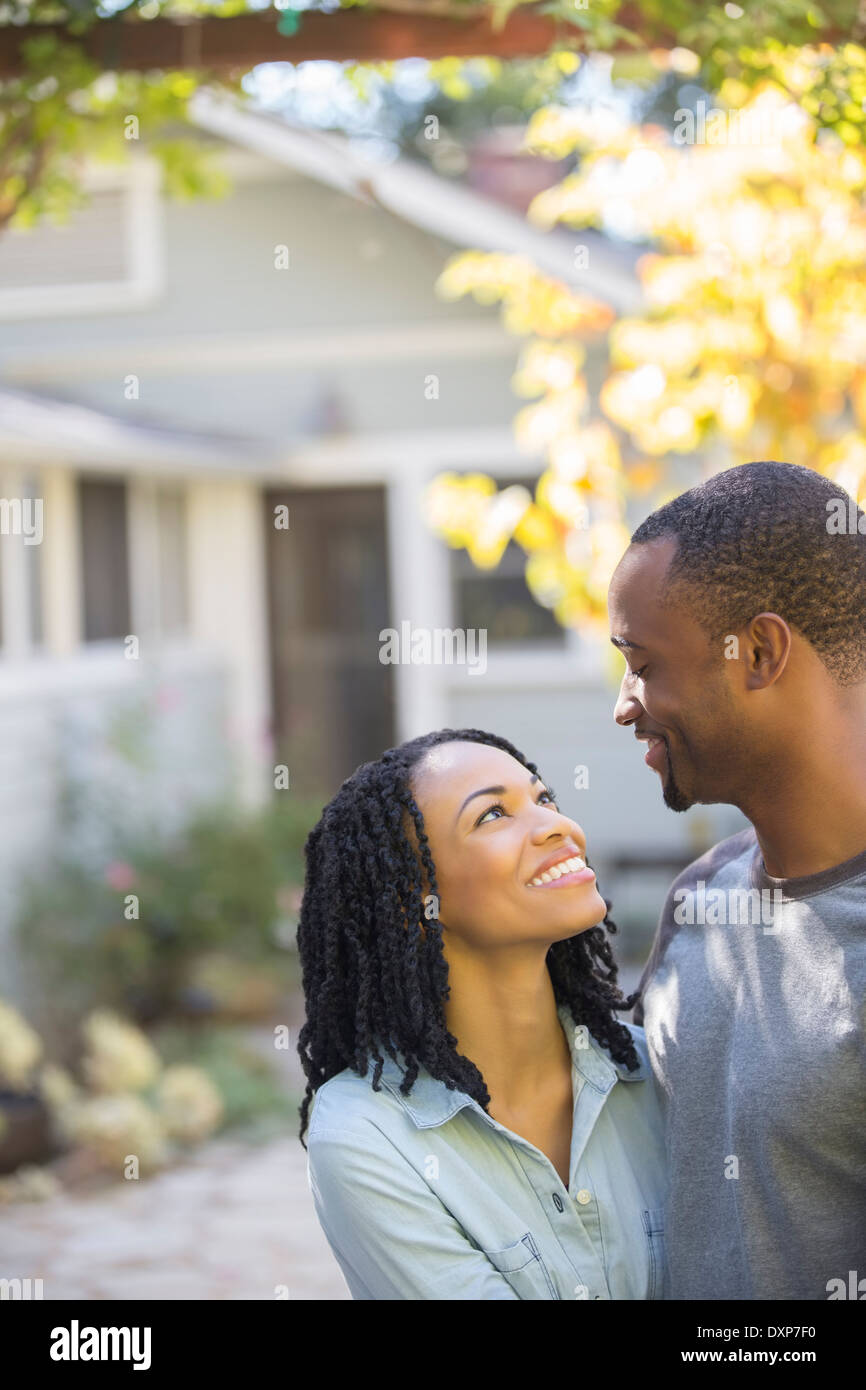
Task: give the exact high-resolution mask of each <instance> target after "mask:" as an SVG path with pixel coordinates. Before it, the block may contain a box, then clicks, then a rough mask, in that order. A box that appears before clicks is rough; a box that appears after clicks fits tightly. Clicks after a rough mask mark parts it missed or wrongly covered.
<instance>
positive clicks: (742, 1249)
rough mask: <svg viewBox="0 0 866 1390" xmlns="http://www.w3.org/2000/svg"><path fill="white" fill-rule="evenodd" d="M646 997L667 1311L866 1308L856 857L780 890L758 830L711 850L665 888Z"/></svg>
mask: <svg viewBox="0 0 866 1390" xmlns="http://www.w3.org/2000/svg"><path fill="white" fill-rule="evenodd" d="M639 988H640V989H641V990H642V992H643V993H642V1000H641V1001H640V1002H639V1003H638V1005H637V1007H636V1009H635V1012H634V1021H635V1022H636V1023H639V1024H642V1025H643V1026H644V1028H645V1030H646V1037H647V1044H648V1049H649V1057H650V1062H651V1065H652V1068H653V1072H654V1074H655V1077H656V1080H657V1081H658V1083H659V1087H660V1090H661V1095H662V1105H663V1110H664V1117H665V1132H666V1144H667V1158H668V1165H669V1177H670V1191H669V1195H668V1199H667V1203H666V1207H665V1244H666V1250H667V1264H668V1268H667V1283H666V1287H665V1295H664V1296H665V1297H667V1298H672V1299H725V1298H732V1299H764V1298H783V1299H795V1298H804V1299H828V1298H831V1297H836V1298H840V1297H852V1296H854V1297H863V1296H864V1295H866V1282H864V1283H863V1285H862V1287H860V1286H859V1281H860V1280H861V1279H863V1280H864V1281H866V1004H864V1000H866V851H864V852H863V853H862V854H858V855H857V856H856V857H855V858H853V859H849V860H847V861H846V862H845V863H844V864H839V865H837V866H836V867H835V868H832V869H827V870H826V871H824V872H822V873H817V874H810V875H808V876H807V877H803V878H789V879H777V878H771V877H769V876H768V875H767V873H766V872H765V869H764V863H763V859H762V857H761V852H760V848H759V847H758V843H757V839H756V837H755V832H754V830H753V829H752V828H751V827H749V828H748V829H746V830H743V831H740V833H739V834H737V835H733V836H731V837H730V839H727V840H724V841H722V843H721V844H718V845H716V846H715V848H714V849H711V850H710V851H709V852H708V853H707V854H705V855H703V856H702V858H700V859H697V860H696V861H695V862H694V863H693V864H690V865H689V867H688V868H687V869H685V870H684V871H683V873H681V874H680V876H679V878H677V879H676V880H675V882H674V883H673V884H672V885H671V889H670V892H669V893H668V897H667V899H666V902H665V905H664V908H663V909H662V914H661V919H660V921H659V927H658V931H657V933H656V937H655V941H654V942H653V949H652V952H651V954H650V958H649V960H648V962H647V965H646V968H645V970H644V973H643V976H642V979H641V982H640V986H639ZM852 1272H853V1273H852ZM832 1281H838V1282H832ZM843 1288H844V1289H846V1290H847V1292H842V1289H843ZM854 1290H858V1292H856V1293H855V1292H853V1291H854Z"/></svg>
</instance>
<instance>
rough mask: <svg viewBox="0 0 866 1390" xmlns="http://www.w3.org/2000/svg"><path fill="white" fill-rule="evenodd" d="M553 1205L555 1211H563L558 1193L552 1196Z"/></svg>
mask: <svg viewBox="0 0 866 1390" xmlns="http://www.w3.org/2000/svg"><path fill="white" fill-rule="evenodd" d="M553 1205H554V1206H555V1207H556V1210H557V1211H563V1210H564V1208H563V1205H562V1198H561V1197H560V1195H559V1193H558V1192H554V1194H553Z"/></svg>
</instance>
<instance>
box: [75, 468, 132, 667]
mask: <svg viewBox="0 0 866 1390" xmlns="http://www.w3.org/2000/svg"><path fill="white" fill-rule="evenodd" d="M78 496H79V516H80V524H81V533H80V534H81V574H82V593H83V601H84V640H85V642H102V641H106V640H107V639H109V638H113V637H125V636H126V635H127V634H128V632H129V629H130V609H129V560H128V542H127V524H126V484H125V483H124V482H115V481H112V480H104V479H102V478H99V479H96V478H79V480H78Z"/></svg>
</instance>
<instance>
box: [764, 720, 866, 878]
mask: <svg viewBox="0 0 866 1390" xmlns="http://www.w3.org/2000/svg"><path fill="white" fill-rule="evenodd" d="M804 736H808V735H802V734H801V738H802V737H804ZM823 742H824V747H823V750H822V749H821V748H819V747H818V746H817V744H816V742H815V741H814V740H813V742H812V743H811V744H810V749H809V754H808V756H807V757H806V758H805V759H803V758H796V759H793V760H792V761H791V763H790V764H789V765H788V766H787V767H785V768H784V769H783V771H782V772H781V774H780V775H779V777H778V778H777V779H775V781H774V783H773V785H772V786H767V785H764V786H760V787H755V788H750V789H749V791H748V793H747V794H746V795H744V796H743V797H741V798H740V799H738V802H737V804H738V805H739V807H740V809H741V810H742V812H743V814H744V815H746V816H748V818H749V820H750V821H751V822H752V824H753V825H754V827H755V834H756V835H757V838H758V844H759V845H760V848H761V853H762V856H763V859H764V867H765V869H766V871H767V873H768V874H769V875H770V876H771V877H772V878H803V877H805V876H806V875H808V874H818V873H822V872H823V871H824V870H825V869H833V868H835V867H836V866H837V865H838V864H844V863H845V862H846V860H848V859H853V858H854V857H855V856H856V855H858V854H861V853H862V852H863V851H864V850H866V730H863V731H862V732H860V734H859V738H857V737H854V736H852V737H850V738H848V739H844V738H840V739H839V740H838V742H837V741H835V740H833V741H828V740H824V741H823ZM828 743H830V744H831V746H832V747H833V748H834V749H835V751H834V752H831V751H830V747H829V746H828Z"/></svg>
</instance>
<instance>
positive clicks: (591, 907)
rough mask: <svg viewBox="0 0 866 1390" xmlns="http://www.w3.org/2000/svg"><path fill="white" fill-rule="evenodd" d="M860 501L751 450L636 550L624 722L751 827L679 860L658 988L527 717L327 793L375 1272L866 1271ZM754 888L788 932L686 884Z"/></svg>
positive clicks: (558, 1294)
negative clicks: (636, 957)
mask: <svg viewBox="0 0 866 1390" xmlns="http://www.w3.org/2000/svg"><path fill="white" fill-rule="evenodd" d="M839 496H840V489H839V488H838V487H837V486H836V485H834V484H832V483H831V482H829V481H828V480H827V479H826V478H824V477H822V476H821V475H819V474H817V473H814V472H813V471H812V470H810V469H807V468H800V467H795V466H792V465H788V464H784V463H752V464H747V465H744V466H741V467H737V468H733V469H729V470H727V471H726V472H723V473H720V474H718V475H717V476H716V477H714V478H712V479H710V480H709V481H708V482H706V483H703V484H701V485H700V486H698V487H695V488H692V489H691V490H690V491H688V492H685V493H684V494H683V495H682V496H680V497H678V498H676V499H675V500H674V501H673V502H670V503H668V504H667V505H666V506H664V507H662V508H661V509H660V510H659V511H657V512H655V513H653V514H652V515H651V516H650V517H649V518H648V519H647V520H646V521H645V522H644V523H643V524H642V525H641V526H640V527H639V528H638V529H637V531H635V533H634V535H633V537H632V540H631V544H630V546H629V547H628V549H627V550H626V552H625V555H624V556H623V558H622V560H621V561H620V563H619V566H618V568H617V570H616V572H615V574H614V576H613V579H612V582H611V586H610V593H609V615H610V637H611V641H612V642H613V643H614V644H615V645H616V646H617V647H618V648H619V649H620V651H622V653H623V655H624V657H625V660H626V663H627V670H626V672H625V674H624V676H623V680H622V685H621V688H620V692H619V696H618V698H617V700H616V704H615V708H614V711H613V715H614V718H615V719H616V721H617V723H618V724H619V725H620V726H621V727H622V728H623V729H624V730H626V731H628V730H631V731H632V733H633V735H634V736H635V737H636V738H637V739H638V740H641V741H645V742H646V744H647V752H646V762H647V763H648V764H649V766H650V767H651V768H653V769H654V770H655V771H656V772H657V774H658V776H659V778H660V781H661V791H662V796H663V798H664V801H665V804H666V805H667V806H668V807H670V808H671V809H672V810H674V811H685V810H687V809H688V808H689V807H690V806H693V805H695V804H696V803H713V802H725V803H730V804H732V805H735V806H737V807H739V808H740V810H741V811H742V812H743V813H744V815H745V816H746V817H747V818H748V820H749V821H750V822H751V825H750V826H749V828H747V829H746V830H743V831H742V832H740V833H739V834H737V835H734V836H732V837H731V838H729V839H727V840H725V841H723V842H722V843H721V844H719V845H716V846H715V848H714V849H712V850H710V851H709V853H707V854H705V855H704V856H703V857H702V858H700V859H698V860H697V861H696V862H695V863H693V864H691V865H690V866H689V867H688V868H687V869H686V870H684V872H683V873H682V874H681V875H680V876H679V878H678V879H677V880H676V881H675V883H674V884H672V886H671V889H670V891H669V893H668V897H667V900H666V902H665V905H664V908H663V910H662V914H661V919H660V922H659V926H658V930H657V933H656V937H655V940H654V942H653V947H652V951H651V954H650V957H649V960H648V962H647V965H646V968H645V970H644V972H643V976H642V978H641V981H640V984H639V985H638V989H637V991H636V993H635V994H634V995H632V996H629V997H628V998H624V997H623V995H622V993H621V991H620V989H619V988H618V986H617V968H616V963H615V960H614V957H613V953H612V950H611V944H610V940H609V932H610V931H612V930H615V927H614V923H613V921H612V919H611V917H610V916H609V912H610V910H611V904H610V902H609V901H608V900H607V899H606V898H605V897H603V896H602V893H601V891H600V887H599V884H598V883H597V881H596V877H595V874H594V872H593V870H592V867H591V865H590V864H589V862H588V859H587V854H588V852H589V853H590V854H591V846H592V827H591V826H586V827H583V826H581V825H579V824H578V823H577V822H576V821H574V820H572V819H571V817H570V816H568V815H566V814H565V813H564V812H563V811H562V810H561V809H560V808H559V806H558V804H557V801H556V798H555V794H554V792H553V790H552V788H550V786H549V785H548V784H547V783H546V782H545V780H544V778H543V776H542V775H541V772H540V770H539V769H538V768H537V767H536V766H535V764H534V763H533V762H532V761H531V760H530V758H529V757H527V756H525V755H524V753H523V752H521V751H520V750H518V749H517V748H516V747H514V746H513V745H512V744H511V743H510V742H509V741H508V740H507V739H506V738H504V737H500V736H499V735H497V734H493V733H487V732H484V731H482V730H478V729H457V730H453V729H444V730H438V731H436V732H433V733H430V734H427V735H424V736H422V737H420V738H416V739H412V740H410V741H409V742H407V743H404V744H402V745H401V746H399V747H397V748H392V749H389V750H388V751H387V752H385V753H384V754H383V755H382V757H381V758H380V759H379V760H378V761H376V762H372V763H366V764H364V765H363V766H362V767H360V768H359V769H358V770H357V771H356V772H355V773H354V775H353V776H352V777H350V778H348V780H347V781H346V782H344V783H343V785H342V787H341V788H340V790H339V792H338V793H337V795H336V796H335V797H334V799H333V800H332V801H331V802H330V803H329V805H328V806H327V807H326V808H325V810H324V812H323V814H322V817H321V819H320V821H319V823H318V824H317V825H316V827H315V828H314V830H313V831H312V832H311V834H310V837H309V840H308V842H307V847H306V857H307V872H306V882H305V889H304V897H303V905H302V910H301V919H300V924H299V929H298V946H299V951H300V956H301V962H302V968H303V984H304V993H305V1000H306V1019H305V1022H304V1026H303V1029H302V1031H301V1034H300V1038H299V1052H300V1055H301V1060H302V1062H303V1065H304V1070H305V1073H306V1077H307V1092H306V1096H305V1098H304V1101H303V1104H302V1106H301V1140H302V1142H304V1136H305V1134H306V1136H307V1137H306V1147H307V1150H308V1174H309V1180H310V1185H311V1189H312V1193H313V1198H314V1202H315V1207H316V1212H317V1215H318V1218H319V1221H320V1223H321V1225H322V1228H323V1230H324V1232H325V1235H326V1237H327V1239H328V1242H329V1244H330V1246H331V1248H332V1250H333V1251H334V1254H335V1256H336V1258H337V1260H338V1262H339V1264H340V1267H341V1269H342V1271H343V1273H344V1275H345V1278H346V1281H347V1283H348V1286H349V1290H350V1292H351V1294H352V1296H353V1298H355V1299H449V1300H450V1299H466V1300H487V1299H497V1300H498V1299H542V1300H543V1299H586V1300H599V1299H603V1300H607V1299H659V1298H664V1299H828V1298H833V1297H845V1296H851V1295H850V1293H847V1292H842V1293H840V1292H839V1290H840V1289H843V1290H846V1291H847V1289H848V1284H849V1282H850V1272H851V1271H852V1270H853V1271H855V1272H857V1271H859V1272H860V1273H862V1275H863V1276H866V1123H864V1122H866V1004H864V999H866V534H863V533H861V532H860V531H858V530H857V528H856V527H853V528H850V530H848V531H845V532H843V533H839V532H838V531H835V530H834V531H831V529H830V528H829V527H828V524H827V518H828V515H829V508H830V507H831V506H832V505H833V503H834V499H835V500H838V498H839ZM846 500H847V499H846ZM858 516H860V517H862V513H858ZM584 736H585V737H586V738H587V739H591V738H592V731H591V730H588V729H587V730H580V729H577V730H576V733H575V737H576V738H577V739H578V740H579V739H580V738H581V737H584ZM756 895H757V896H758V898H759V899H760V900H762V901H763V900H765V899H766V898H767V897H769V899H770V901H771V902H772V904H773V915H772V926H771V927H770V928H769V929H768V927H767V924H766V917H765V916H764V914H762V913H759V914H757V915H750V916H749V917H748V918H747V920H745V921H743V920H741V918H740V916H739V915H738V914H737V913H736V912H734V913H732V914H730V915H729V914H727V913H725V912H724V911H723V912H721V913H719V912H718V911H716V912H713V913H711V912H709V911H705V910H698V911H695V910H691V911H690V910H688V909H689V907H691V908H692V909H694V906H695V903H698V904H699V908H702V907H703V905H704V904H705V903H706V902H707V901H708V900H710V899H712V900H713V901H714V902H715V903H716V904H718V902H719V901H721V902H723V903H724V902H725V901H731V902H734V901H736V902H741V901H743V899H744V898H746V899H747V900H748V899H750V898H754V897H755V896H756ZM684 909H685V910H684ZM632 1010H633V1015H632V1017H633V1021H631V1022H629V1021H628V1020H627V1019H626V1018H624V1017H623V1015H626V1014H628V1013H631V1012H632ZM858 1279H859V1273H858V1274H857V1275H856V1278H855V1283H856V1282H857V1280H858ZM863 1287H864V1288H866V1282H864V1286H863ZM853 1296H855V1297H856V1296H857V1294H856V1293H855V1294H854V1295H853Z"/></svg>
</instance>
